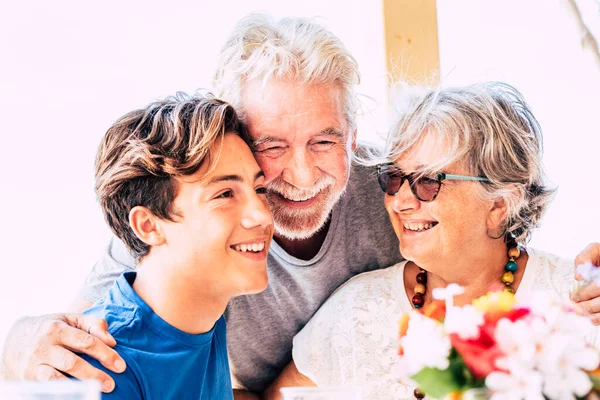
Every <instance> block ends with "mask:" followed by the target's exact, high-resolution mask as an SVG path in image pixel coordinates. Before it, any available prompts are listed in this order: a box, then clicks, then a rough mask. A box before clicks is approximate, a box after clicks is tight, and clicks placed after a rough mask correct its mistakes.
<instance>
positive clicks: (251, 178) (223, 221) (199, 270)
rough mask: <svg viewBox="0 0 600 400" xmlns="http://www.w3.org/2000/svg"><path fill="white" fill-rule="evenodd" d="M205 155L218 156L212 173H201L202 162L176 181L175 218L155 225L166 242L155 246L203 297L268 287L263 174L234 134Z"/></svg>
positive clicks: (269, 229)
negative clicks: (192, 171)
mask: <svg viewBox="0 0 600 400" xmlns="http://www.w3.org/2000/svg"><path fill="white" fill-rule="evenodd" d="M221 146H222V147H221ZM220 148H221V151H220V152H219V149H220ZM211 156H212V157H218V162H217V163H216V165H215V167H214V169H213V171H211V172H210V173H209V174H206V172H207V170H208V166H207V165H206V164H205V165H203V166H202V168H200V169H199V170H198V171H197V172H196V173H195V174H193V175H190V176H187V177H184V178H183V179H182V181H180V182H179V183H178V193H177V196H176V198H175V200H174V201H173V210H174V211H175V212H176V213H177V214H179V215H181V217H175V222H171V221H164V220H162V221H161V226H162V228H163V231H164V234H165V237H166V243H165V245H163V246H165V247H163V246H160V247H162V248H163V249H165V250H167V251H168V257H169V259H170V260H169V261H170V262H171V261H173V264H172V265H174V266H175V267H174V268H177V269H178V270H177V273H178V274H179V277H180V278H181V279H186V280H187V281H186V282H189V283H199V284H200V285H201V286H200V287H199V290H201V291H202V293H203V294H209V295H210V294H214V295H215V296H218V297H222V296H228V297H232V296H237V295H240V294H246V293H256V292H260V291H262V290H264V289H265V288H266V286H267V283H268V277H267V269H266V265H267V252H268V250H269V246H270V244H271V239H272V235H273V220H272V218H271V214H270V212H269V207H268V204H267V199H266V194H265V192H266V190H265V186H264V185H265V178H264V174H263V172H262V171H261V169H260V168H259V167H258V164H257V163H256V161H255V160H254V157H253V155H252V152H251V151H250V148H249V147H248V146H247V145H246V143H245V142H244V141H243V140H242V139H241V138H240V137H239V136H237V135H235V134H226V135H225V137H224V139H223V140H222V141H219V142H217V143H216V144H215V145H214V147H213V149H211ZM207 164H208V163H207ZM200 178H201V179H200ZM163 249H161V251H163Z"/></svg>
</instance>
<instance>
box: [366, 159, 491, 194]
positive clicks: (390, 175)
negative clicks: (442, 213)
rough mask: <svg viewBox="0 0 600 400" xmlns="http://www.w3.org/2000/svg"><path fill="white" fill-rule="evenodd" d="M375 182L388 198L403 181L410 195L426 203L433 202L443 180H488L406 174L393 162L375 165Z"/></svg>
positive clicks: (450, 175)
mask: <svg viewBox="0 0 600 400" xmlns="http://www.w3.org/2000/svg"><path fill="white" fill-rule="evenodd" d="M377 180H379V186H380V187H381V190H383V191H384V192H385V193H387V194H389V195H390V196H394V195H395V194H396V193H398V191H399V190H400V188H401V187H402V184H403V183H404V181H405V180H407V181H408V185H409V186H410V191H411V192H412V194H413V195H414V196H415V197H416V198H417V199H418V200H420V201H426V202H429V201H433V200H435V198H436V197H437V195H438V193H439V192H440V188H441V187H442V182H444V181H445V180H455V181H480V182H489V181H490V180H489V179H488V178H484V177H481V176H465V175H452V174H445V173H443V172H439V173H437V174H436V175H435V176H434V177H431V176H427V175H422V174H421V173H417V172H413V173H411V174H407V173H405V172H404V171H402V170H401V169H400V168H398V166H397V165H396V164H395V163H393V162H392V163H385V164H379V165H377Z"/></svg>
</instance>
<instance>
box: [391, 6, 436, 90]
mask: <svg viewBox="0 0 600 400" xmlns="http://www.w3.org/2000/svg"><path fill="white" fill-rule="evenodd" d="M382 1H383V27H384V32H385V53H386V65H387V72H388V75H389V76H390V78H391V79H392V80H393V81H397V80H403V81H406V82H408V83H411V84H425V85H435V84H437V83H439V74H440V54H439V45H438V29H437V12H436V2H435V0H382Z"/></svg>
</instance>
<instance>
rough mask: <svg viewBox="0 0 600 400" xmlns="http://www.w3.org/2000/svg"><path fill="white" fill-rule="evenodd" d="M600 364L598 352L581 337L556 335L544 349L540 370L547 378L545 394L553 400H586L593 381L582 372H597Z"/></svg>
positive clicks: (551, 336)
mask: <svg viewBox="0 0 600 400" xmlns="http://www.w3.org/2000/svg"><path fill="white" fill-rule="evenodd" d="M599 363H600V354H599V353H598V350H596V349H594V348H592V347H589V346H587V345H586V343H585V341H584V340H583V339H582V338H580V337H577V336H573V335H569V334H565V333H562V332H556V333H553V334H551V335H550V336H549V337H548V338H547V339H546V341H545V342H544V345H543V347H541V352H540V357H539V370H540V371H541V372H542V374H543V375H544V381H545V384H544V393H545V394H546V395H547V396H548V397H550V398H552V399H567V398H568V399H572V398H575V395H576V396H578V397H583V396H585V395H586V394H587V393H588V392H589V391H590V390H591V389H592V383H591V381H590V378H589V377H588V376H587V374H586V373H585V372H583V371H582V370H593V369H595V368H596V367H597V366H598V364H599Z"/></svg>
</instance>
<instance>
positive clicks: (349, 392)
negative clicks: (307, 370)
mask: <svg viewBox="0 0 600 400" xmlns="http://www.w3.org/2000/svg"><path fill="white" fill-rule="evenodd" d="M280 391H281V395H282V400H362V395H361V392H360V390H359V389H357V388H354V387H353V388H318V387H287V388H282V389H281V390H280Z"/></svg>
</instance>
